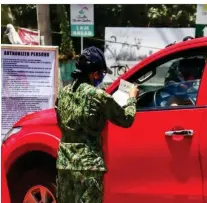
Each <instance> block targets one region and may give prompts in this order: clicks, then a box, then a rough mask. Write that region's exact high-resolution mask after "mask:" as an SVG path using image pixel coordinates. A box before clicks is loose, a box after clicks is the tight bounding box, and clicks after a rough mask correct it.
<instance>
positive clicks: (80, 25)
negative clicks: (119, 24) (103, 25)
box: [70, 4, 94, 37]
mask: <svg viewBox="0 0 207 203" xmlns="http://www.w3.org/2000/svg"><path fill="white" fill-rule="evenodd" d="M70 19H71V26H70V27H71V36H72V37H93V36H94V6H93V4H71V5H70Z"/></svg>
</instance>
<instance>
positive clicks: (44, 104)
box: [1, 45, 58, 138]
mask: <svg viewBox="0 0 207 203" xmlns="http://www.w3.org/2000/svg"><path fill="white" fill-rule="evenodd" d="M57 57H58V47H49V46H48V47H46V46H33V47H28V46H26V45H1V68H2V75H1V81H2V89H1V92H2V96H1V102H2V115H1V122H2V128H1V135H2V138H3V137H4V135H5V134H6V133H7V132H8V130H9V129H10V128H11V127H12V126H13V124H14V123H15V122H17V121H18V120H19V119H20V118H21V117H22V116H24V115H25V114H27V113H30V112H35V111H39V110H43V109H47V108H52V107H54V103H55V99H56V94H57V89H58V88H57V85H58V84H57V82H58V60H57V59H58V58H57Z"/></svg>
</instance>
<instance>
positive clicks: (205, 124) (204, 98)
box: [199, 65, 207, 203]
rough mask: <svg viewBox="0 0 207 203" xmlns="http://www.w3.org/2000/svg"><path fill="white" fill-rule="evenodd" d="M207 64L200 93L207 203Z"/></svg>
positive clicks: (203, 166) (206, 200)
mask: <svg viewBox="0 0 207 203" xmlns="http://www.w3.org/2000/svg"><path fill="white" fill-rule="evenodd" d="M206 90H207V65H206V68H205V72H204V75H203V79H202V89H201V93H200V95H199V103H200V105H203V106H205V111H204V113H203V120H202V123H201V132H200V144H199V146H200V157H201V170H202V174H203V175H202V179H203V196H204V202H205V203H207V91H206Z"/></svg>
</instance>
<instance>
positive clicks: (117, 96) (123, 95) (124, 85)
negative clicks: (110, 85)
mask: <svg viewBox="0 0 207 203" xmlns="http://www.w3.org/2000/svg"><path fill="white" fill-rule="evenodd" d="M133 85H134V84H132V83H130V82H127V81H126V80H122V79H121V80H120V84H119V88H118V90H117V91H116V92H115V93H114V94H113V98H114V100H115V101H116V102H117V103H118V104H119V105H120V106H124V105H126V104H127V99H128V98H129V91H130V89H131V88H132V87H133Z"/></svg>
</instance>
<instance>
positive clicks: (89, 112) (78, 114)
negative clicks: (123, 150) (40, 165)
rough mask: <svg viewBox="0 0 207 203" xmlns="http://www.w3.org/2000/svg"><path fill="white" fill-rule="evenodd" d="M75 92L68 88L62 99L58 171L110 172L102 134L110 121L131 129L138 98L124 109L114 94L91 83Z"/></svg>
mask: <svg viewBox="0 0 207 203" xmlns="http://www.w3.org/2000/svg"><path fill="white" fill-rule="evenodd" d="M72 89H73V84H72V85H68V86H66V87H64V88H63V89H62V90H60V92H59V97H58V105H57V116H58V125H59V127H60V129H61V131H62V139H61V142H60V145H59V149H58V159H57V169H61V170H62V169H65V170H91V171H106V167H105V164H104V160H103V153H102V143H101V136H100V134H101V132H102V130H103V128H104V126H105V123H106V120H110V121H111V122H112V123H114V124H116V125H118V126H122V127H130V126H131V125H132V123H133V121H134V117H135V113H136V99H135V98H130V99H128V103H127V105H126V106H125V107H124V108H122V107H121V106H119V104H117V103H116V102H115V101H114V99H113V97H112V96H111V95H109V94H107V93H106V92H105V91H103V90H102V89H97V88H95V87H93V86H91V85H89V84H87V83H82V84H80V85H79V87H78V88H77V89H76V91H75V92H73V91H72Z"/></svg>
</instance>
